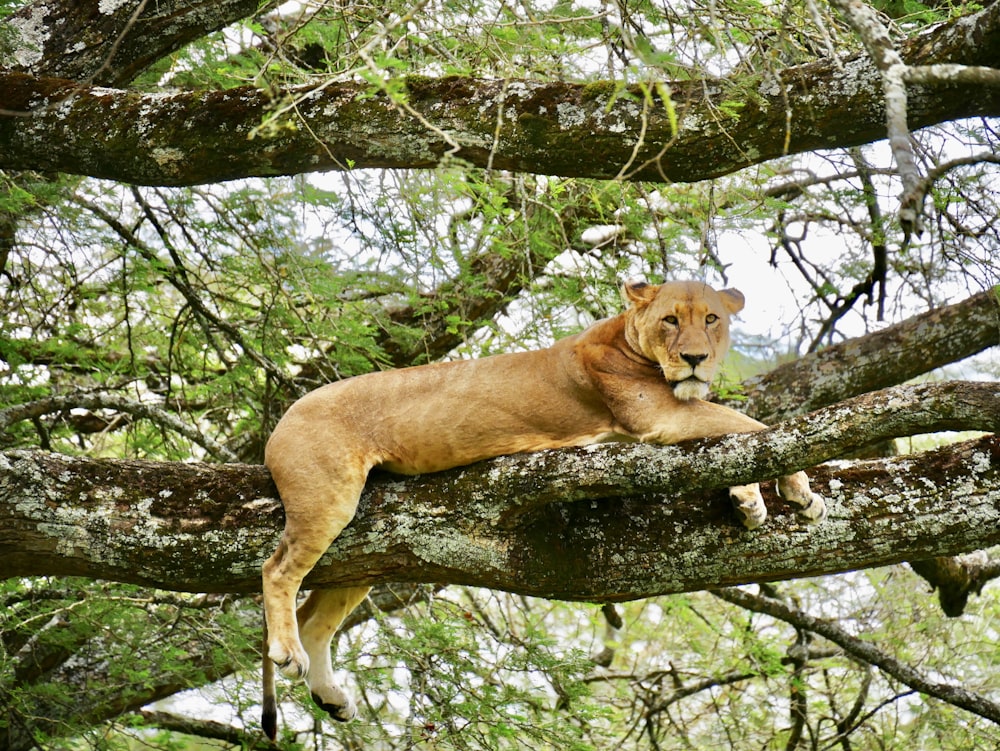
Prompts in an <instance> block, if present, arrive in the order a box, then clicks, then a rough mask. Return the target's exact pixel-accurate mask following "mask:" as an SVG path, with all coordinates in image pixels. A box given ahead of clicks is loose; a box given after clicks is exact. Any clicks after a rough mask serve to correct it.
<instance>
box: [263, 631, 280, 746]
mask: <svg viewBox="0 0 1000 751" xmlns="http://www.w3.org/2000/svg"><path fill="white" fill-rule="evenodd" d="M263 637H264V638H263V644H262V646H261V650H260V656H261V686H262V690H263V694H264V699H263V701H264V709H263V711H262V712H261V714H260V724H261V726H262V727H263V728H264V733H265V734H266V735H267V737H268V738H270V739H271V741H274V740H275V739H276V738H277V737H278V699H277V693H276V692H275V689H274V663H273V662H271V661H270V660H269V659H267V619H266V618H265V619H264V634H263Z"/></svg>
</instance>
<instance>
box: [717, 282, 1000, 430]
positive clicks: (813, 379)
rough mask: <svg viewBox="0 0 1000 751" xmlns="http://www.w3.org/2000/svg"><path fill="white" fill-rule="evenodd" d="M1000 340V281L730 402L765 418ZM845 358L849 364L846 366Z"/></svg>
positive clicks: (898, 379) (774, 374) (809, 358)
mask: <svg viewBox="0 0 1000 751" xmlns="http://www.w3.org/2000/svg"><path fill="white" fill-rule="evenodd" d="M998 344H1000V286H998V287H994V288H993V289H990V290H986V291H984V292H980V293H978V294H975V295H973V296H972V297H969V298H967V299H965V300H962V301H961V302H958V303H955V304H954V305H948V306H945V307H943V308H937V309H935V310H929V311H927V312H926V313H922V314H920V315H918V316H914V317H913V318H908V319H907V320H905V321H902V322H901V323H898V324H895V325H893V326H887V327H886V328H884V329H882V330H881V331H874V332H872V333H870V334H866V335H865V336H860V337H857V338H854V339H848V340H847V341H845V342H841V343H840V344H836V345H833V346H831V347H826V348H825V349H822V350H819V351H818V352H810V353H809V354H807V355H805V356H803V357H800V358H797V359H795V360H793V361H792V362H789V363H787V364H785V365H781V366H779V367H777V368H774V369H773V370H771V371H769V372H767V373H765V374H764V375H762V376H758V377H757V378H753V379H750V380H748V381H746V382H744V384H743V387H744V392H743V396H744V397H745V398H744V399H742V400H741V401H740V402H739V403H733V404H730V406H732V407H735V408H737V409H739V410H741V411H743V412H746V413H747V414H748V415H750V416H751V417H754V418H756V419H758V420H760V421H761V422H764V423H775V422H779V421H781V420H786V419H788V418H789V417H792V416H794V415H801V414H805V413H806V412H810V411H812V410H814V409H819V408H820V407H826V406H829V405H831V404H836V403H837V402H839V401H842V400H844V399H847V398H850V397H853V396H857V395H858V394H862V393H865V392H867V391H875V390H876V389H881V388H888V387H889V386H893V385H895V384H897V383H905V382H906V381H908V380H910V379H912V378H916V377H917V376H919V375H923V374H924V373H928V372H930V371H932V370H934V369H935V368H940V367H941V366H943V365H948V364H949V363H953V362H959V361H960V360H964V359H965V358H967V357H971V356H972V355H975V354H977V353H979V352H982V351H983V350H985V349H987V348H989V347H995V346H996V345H998ZM845 363H848V364H849V366H848V367H845Z"/></svg>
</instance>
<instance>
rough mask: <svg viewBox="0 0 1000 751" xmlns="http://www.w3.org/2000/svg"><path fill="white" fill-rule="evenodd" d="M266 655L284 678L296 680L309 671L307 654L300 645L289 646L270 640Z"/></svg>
mask: <svg viewBox="0 0 1000 751" xmlns="http://www.w3.org/2000/svg"><path fill="white" fill-rule="evenodd" d="M267 656H268V659H270V660H271V662H273V663H274V664H275V665H277V666H278V670H280V671H281V674H282V675H283V676H285V677H286V678H291V679H293V680H298V679H299V678H305V676H306V674H308V672H309V655H307V654H306V652H305V650H304V649H303V648H302V647H301V646H300V645H294V646H289V645H284V644H280V643H277V642H273V641H272V642H271V646H270V647H269V648H268V650H267Z"/></svg>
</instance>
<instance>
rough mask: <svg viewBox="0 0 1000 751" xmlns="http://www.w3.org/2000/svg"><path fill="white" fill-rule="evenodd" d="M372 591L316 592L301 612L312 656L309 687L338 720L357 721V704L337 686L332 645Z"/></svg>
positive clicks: (300, 621) (303, 637)
mask: <svg viewBox="0 0 1000 751" xmlns="http://www.w3.org/2000/svg"><path fill="white" fill-rule="evenodd" d="M370 589H371V588H370V587H349V588H346V589H315V590H313V591H312V592H310V593H309V597H308V598H306V601H305V602H303V603H302V605H301V606H300V607H299V609H298V614H297V615H298V624H299V636H300V638H301V640H302V646H303V647H304V648H305V651H306V653H307V654H308V655H309V673H308V675H307V676H306V684H307V685H308V686H309V692H310V693H311V694H312V699H313V701H314V702H316V704H317V705H318V706H319V707H320V708H321V709H323V710H325V711H326V712H327V714H329V715H330V717H332V718H333V719H335V720H339V721H340V722H346V721H348V720H351V719H353V718H354V715H355V714H357V708H356V707H355V704H354V701H353V700H352V699H351V697H350V696H348V695H347V694H346V693H345V692H344V690H343V689H342V688H341V687H340V686H338V685H337V684H336V682H335V681H334V678H333V663H332V661H331V657H330V642H331V641H332V639H333V635H334V634H335V633H337V629H338V628H340V625H341V624H342V623H343V622H344V619H345V618H346V617H347V616H348V615H350V613H351V611H353V610H354V608H356V607H357V606H358V605H359V604H360V603H361V601H362V600H364V599H365V597H367V596H368V592H369V590H370Z"/></svg>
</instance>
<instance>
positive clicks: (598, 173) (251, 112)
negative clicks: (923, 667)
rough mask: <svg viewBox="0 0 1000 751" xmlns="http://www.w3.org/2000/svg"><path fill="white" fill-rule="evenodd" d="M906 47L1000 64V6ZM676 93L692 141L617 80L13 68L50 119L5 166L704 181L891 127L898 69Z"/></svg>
mask: <svg viewBox="0 0 1000 751" xmlns="http://www.w3.org/2000/svg"><path fill="white" fill-rule="evenodd" d="M901 54H902V56H903V57H904V59H906V61H907V62H908V63H910V64H914V65H923V64H933V63H949V64H959V65H981V66H990V67H1000V9H998V8H997V6H996V4H994V5H991V6H989V7H987V8H985V9H984V10H982V11H980V12H979V13H978V14H976V15H974V16H970V17H967V18H961V19H958V20H956V21H954V22H952V23H951V24H946V25H943V26H941V27H938V28H936V29H935V30H933V31H931V32H929V33H928V34H925V35H923V36H921V37H919V38H917V39H914V40H912V41H911V42H910V43H908V44H907V45H905V46H903V47H902V48H901ZM670 87H671V90H672V99H673V101H674V106H675V108H676V110H677V112H678V114H679V131H678V132H677V133H676V134H675V133H674V132H673V130H672V125H671V123H672V118H671V117H670V116H669V115H668V108H667V107H666V106H665V105H664V103H663V102H662V101H660V100H659V99H658V98H657V97H656V96H654V95H653V94H652V91H644V90H643V89H642V88H641V87H632V88H629V89H623V88H620V87H619V86H617V85H616V84H614V83H595V84H586V85H583V84H569V83H562V82H554V83H537V82H530V81H493V80H489V81H487V80H479V79H473V78H466V77H451V78H444V79H428V78H416V77H411V78H408V79H406V82H405V89H406V97H405V99H406V106H405V107H404V106H401V105H400V104H399V103H398V102H394V101H393V100H391V99H390V98H389V97H387V96H385V95H382V94H377V95H373V92H372V90H371V89H370V87H369V86H368V85H367V84H363V83H353V82H340V83H329V84H327V85H324V86H322V87H320V88H316V89H313V90H309V89H303V88H298V89H291V90H288V91H285V92H282V93H281V95H280V96H278V97H276V96H275V94H274V92H265V91H261V90H259V89H255V88H249V87H245V88H237V89H231V90H227V91H199V92H177V93H173V94H143V93H140V92H132V91H122V90H117V89H100V88H92V87H81V86H80V85H79V84H78V83H75V82H72V81H65V80H60V79H40V78H35V77H32V76H27V75H22V74H7V75H0V101H3V102H4V107H5V109H6V110H7V111H17V110H19V111H23V112H33V114H32V115H31V116H28V117H23V116H7V117H0V169H35V170H48V171H56V172H68V173H74V174H86V175H91V176H94V177H105V178H111V179H115V180H120V181H125V182H131V183H139V184H149V185H191V184H196V183H210V182H218V181H221V180H228V179H234V178H241V177H250V176H270V175H288V174H298V173H302V172H310V171H317V170H337V169H347V168H355V167H380V168H420V167H431V166H434V165H437V164H439V163H440V162H441V161H442V160H443V159H445V158H446V156H447V157H448V158H450V157H452V156H455V157H459V158H461V159H463V160H465V161H467V162H469V163H471V164H473V165H477V166H480V167H485V166H491V167H493V168H496V169H508V170H516V171H525V172H533V173H542V174H553V175H564V176H568V177H593V178H614V177H617V176H624V177H627V178H631V179H643V180H656V181H662V180H668V181H694V180H702V179H706V178H710V177H715V176H719V175H724V174H728V173H731V172H733V171H735V170H738V169H740V168H742V167H746V166H748V165H751V164H756V163H759V162H762V161H765V160H767V159H771V158H774V157H778V156H782V155H783V154H785V153H799V152H804V151H809V150H813V149H817V148H829V147H834V146H851V145H858V144H861V143H867V142H871V141H874V140H878V139H881V138H884V137H885V133H886V130H885V114H884V107H883V106H882V104H881V100H882V97H881V77H880V75H879V72H878V70H877V69H876V68H875V67H874V65H873V64H872V63H871V61H870V60H869V59H868V58H867V56H865V55H860V54H858V55H855V56H854V57H850V58H845V59H841V60H837V61H834V60H824V61H819V62H816V63H811V64H808V65H803V66H799V67H794V68H789V69H787V70H785V71H783V72H782V73H781V74H780V76H779V77H777V78H772V79H768V80H765V81H763V82H762V81H760V80H759V79H754V80H748V79H746V78H734V79H732V80H728V79H718V80H715V79H712V80H699V81H681V82H673V83H671V84H670ZM276 101H278V102H295V104H294V106H293V107H289V108H287V112H286V114H285V115H283V116H282V117H279V118H278V121H277V123H276V125H277V127H276V128H274V129H273V130H272V131H270V135H265V136H262V137H257V138H254V139H253V140H249V139H250V136H251V134H253V133H257V132H259V131H258V130H257V129H258V126H260V124H261V123H262V121H263V120H264V119H265V117H266V116H267V114H268V112H270V111H272V110H273V109H274V107H275V102H276ZM723 103H725V104H726V106H725V107H723V106H722V105H723ZM734 103H736V104H737V105H738V106H737V107H736V108H735V109H738V115H736V116H734V115H733V114H731V113H733V112H734V111H735V110H734ZM727 113H728V114H727ZM789 114H790V115H791V117H790V118H789ZM995 114H1000V91H998V90H996V89H992V88H983V87H982V86H978V85H973V84H966V83H961V82H956V83H953V84H950V85H947V86H935V87H931V88H920V87H917V86H914V87H913V88H912V90H911V91H910V92H909V102H908V118H909V123H910V125H911V127H915V128H916V127H921V126H926V125H931V124H935V123H940V122H944V121H948V120H953V119H957V118H963V117H969V116H975V115H995ZM789 123H790V124H791V125H790V126H789ZM789 127H790V129H791V130H790V132H788V128H789ZM266 132H267V131H265V133H266ZM786 135H787V138H786Z"/></svg>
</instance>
